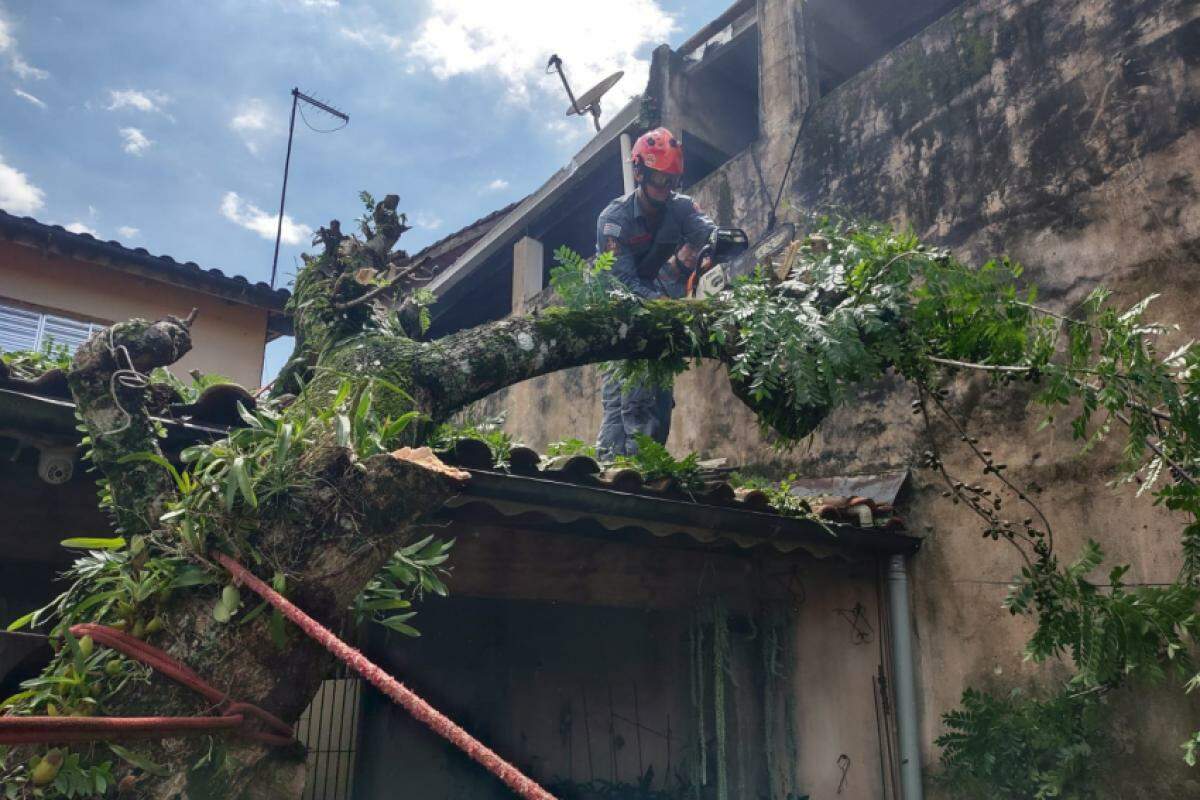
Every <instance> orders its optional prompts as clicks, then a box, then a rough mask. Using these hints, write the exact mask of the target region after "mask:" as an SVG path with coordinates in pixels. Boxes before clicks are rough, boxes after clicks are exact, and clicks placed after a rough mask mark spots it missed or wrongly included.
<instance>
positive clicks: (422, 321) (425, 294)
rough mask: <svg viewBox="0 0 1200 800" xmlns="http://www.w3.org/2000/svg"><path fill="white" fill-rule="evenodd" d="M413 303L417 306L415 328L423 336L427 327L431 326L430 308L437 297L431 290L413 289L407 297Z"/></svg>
mask: <svg viewBox="0 0 1200 800" xmlns="http://www.w3.org/2000/svg"><path fill="white" fill-rule="evenodd" d="M409 297H410V298H411V299H412V301H413V303H414V304H416V306H417V326H418V328H419V329H420V331H421V335H422V336H424V335H425V334H426V333H427V332H428V331H429V326H430V325H432V324H433V318H432V317H431V316H430V314H429V309H430V307H431V306H432V305H433V304H434V303H436V302H437V295H435V294H434V293H433V290H432V289H426V288H425V287H424V286H422V287H421V288H419V289H414V290H413V292H412V294H411V295H409Z"/></svg>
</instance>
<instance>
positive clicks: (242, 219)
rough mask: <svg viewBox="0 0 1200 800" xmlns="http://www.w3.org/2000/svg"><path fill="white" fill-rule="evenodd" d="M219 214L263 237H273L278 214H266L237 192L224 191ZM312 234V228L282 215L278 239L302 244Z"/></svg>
mask: <svg viewBox="0 0 1200 800" xmlns="http://www.w3.org/2000/svg"><path fill="white" fill-rule="evenodd" d="M221 216H223V217H225V219H227V220H229V221H230V222H232V223H234V224H236V225H240V226H241V227H243V228H245V229H246V230H248V231H253V232H254V233H257V234H258V235H259V236H261V237H262V238H264V239H271V240H274V239H275V228H276V226H277V225H278V224H279V215H278V214H268V213H267V212H266V211H263V210H262V209H261V208H259V207H258V206H256V205H254V204H253V203H248V202H246V201H245V200H243V199H242V198H241V197H240V196H238V193H237V192H226V193H225V196H224V197H222V198H221ZM312 235H313V229H312V228H310V227H308V226H307V225H304V224H301V223H298V222H296V221H295V220H293V219H292V218H291V217H289V216H288V215H287V214H284V215H283V233H282V235H281V236H280V240H281V241H282V242H283V243H284V244H303V243H306V242H308V241H311V240H312Z"/></svg>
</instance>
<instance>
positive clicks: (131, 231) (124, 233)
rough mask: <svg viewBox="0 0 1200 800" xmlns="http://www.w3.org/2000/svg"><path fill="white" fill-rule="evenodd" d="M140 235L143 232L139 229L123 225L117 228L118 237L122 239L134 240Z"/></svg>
mask: <svg viewBox="0 0 1200 800" xmlns="http://www.w3.org/2000/svg"><path fill="white" fill-rule="evenodd" d="M139 233H141V230H139V229H138V228H131V227H129V226H128V225H122V226H121V227H119V228H117V235H118V236H120V237H121V238H122V239H133V238H135V237H136V236H137V235H138V234H139Z"/></svg>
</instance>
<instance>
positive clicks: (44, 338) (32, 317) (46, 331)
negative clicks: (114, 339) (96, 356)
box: [0, 303, 104, 353]
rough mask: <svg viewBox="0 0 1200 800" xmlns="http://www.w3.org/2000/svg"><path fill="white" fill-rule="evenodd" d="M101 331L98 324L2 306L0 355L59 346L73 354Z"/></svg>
mask: <svg viewBox="0 0 1200 800" xmlns="http://www.w3.org/2000/svg"><path fill="white" fill-rule="evenodd" d="M102 327H104V326H103V325H100V324H98V323H95V322H85V321H83V320H79V319H71V318H70V317H63V316H59V315H57V314H44V313H41V312H39V311H35V310H33V309H29V308H19V307H17V306H10V305H6V304H4V303H0V351H3V352H6V353H11V352H12V351H14V350H41V349H43V348H49V347H59V346H63V347H66V348H68V349H69V350H70V351H71V352H72V353H73V352H75V350H76V348H78V347H79V345H81V344H83V342H84V341H85V340H86V339H87V338H88V337H89V336H91V335H92V332H93V331H95V330H97V329H99V328H102Z"/></svg>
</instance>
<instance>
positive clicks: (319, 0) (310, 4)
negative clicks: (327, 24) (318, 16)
mask: <svg viewBox="0 0 1200 800" xmlns="http://www.w3.org/2000/svg"><path fill="white" fill-rule="evenodd" d="M283 4H284V5H285V6H296V7H298V8H315V9H317V10H318V11H332V10H333V9H335V8H338V0H284V2H283Z"/></svg>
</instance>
